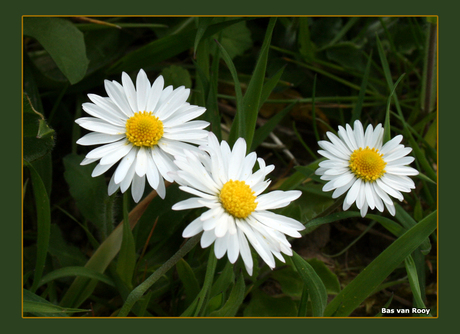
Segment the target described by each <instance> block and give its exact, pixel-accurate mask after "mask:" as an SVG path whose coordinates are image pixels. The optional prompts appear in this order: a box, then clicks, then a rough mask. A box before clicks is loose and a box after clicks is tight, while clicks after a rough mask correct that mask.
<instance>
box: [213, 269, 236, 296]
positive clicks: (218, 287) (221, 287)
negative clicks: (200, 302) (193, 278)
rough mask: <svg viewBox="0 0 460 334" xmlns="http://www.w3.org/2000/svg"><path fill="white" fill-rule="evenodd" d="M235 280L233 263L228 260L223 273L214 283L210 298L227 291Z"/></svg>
mask: <svg viewBox="0 0 460 334" xmlns="http://www.w3.org/2000/svg"><path fill="white" fill-rule="evenodd" d="M234 281H235V274H234V272H233V264H232V263H230V261H227V264H226V265H225V267H224V270H222V273H221V274H220V275H219V277H218V278H217V279H216V282H215V283H214V284H213V285H212V288H211V293H210V295H209V296H210V298H213V297H214V296H217V295H218V294H219V293H222V292H225V291H227V289H228V287H229V286H230V285H232V284H233V282H234Z"/></svg>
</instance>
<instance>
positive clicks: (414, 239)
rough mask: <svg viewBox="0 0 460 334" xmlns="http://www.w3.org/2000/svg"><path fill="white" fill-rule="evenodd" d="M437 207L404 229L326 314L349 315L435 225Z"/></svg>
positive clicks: (345, 289) (348, 286)
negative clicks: (405, 230)
mask: <svg viewBox="0 0 460 334" xmlns="http://www.w3.org/2000/svg"><path fill="white" fill-rule="evenodd" d="M436 217H437V216H436V211H434V212H433V213H431V214H430V215H428V216H427V217H426V218H425V219H423V220H422V221H420V222H419V223H418V224H417V225H415V226H414V227H412V228H411V229H410V230H408V231H407V232H405V233H404V234H403V235H402V236H401V237H399V238H398V239H397V240H395V241H394V242H393V243H392V244H391V245H390V246H389V247H388V248H387V249H385V250H384V251H383V252H382V253H381V254H380V255H379V256H378V257H377V258H376V259H374V261H372V262H371V263H370V264H369V265H368V266H367V267H366V268H365V269H364V270H363V271H362V272H361V273H360V274H359V275H358V276H357V277H356V278H355V279H354V280H353V281H352V282H351V283H350V284H348V285H347V286H346V287H345V288H344V289H343V290H342V291H341V292H340V293H339V294H338V295H337V296H336V297H335V298H334V299H333V300H332V301H331V302H330V303H329V304H328V305H327V307H326V310H325V312H324V315H325V316H328V317H331V316H336V317H346V316H349V315H350V314H351V313H352V312H353V310H355V309H356V308H357V307H358V306H359V305H360V304H361V303H362V302H363V301H364V300H365V299H366V298H367V297H368V296H369V295H370V294H371V293H372V292H373V291H374V290H375V289H376V288H377V287H378V286H379V284H381V283H382V282H383V280H384V279H385V278H386V277H387V276H388V275H390V274H391V273H392V272H393V270H395V268H396V267H397V266H399V265H400V264H401V262H403V261H404V259H405V258H406V257H407V256H409V255H410V254H411V253H412V252H413V251H414V250H415V249H416V248H417V247H418V246H419V245H420V244H422V243H423V241H424V240H425V239H426V238H427V237H428V236H429V235H430V234H431V233H433V231H434V230H435V229H436V222H437V219H436Z"/></svg>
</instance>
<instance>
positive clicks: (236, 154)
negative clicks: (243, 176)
mask: <svg viewBox="0 0 460 334" xmlns="http://www.w3.org/2000/svg"><path fill="white" fill-rule="evenodd" d="M246 148H247V147H246V141H245V140H244V138H241V137H240V138H238V140H237V141H236V142H235V145H234V146H233V151H232V154H231V157H230V161H231V163H230V165H229V167H228V177H229V179H231V180H235V179H236V178H238V176H239V175H240V172H241V167H242V165H243V162H244V158H245V157H246Z"/></svg>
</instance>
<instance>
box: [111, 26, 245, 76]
mask: <svg viewBox="0 0 460 334" xmlns="http://www.w3.org/2000/svg"><path fill="white" fill-rule="evenodd" d="M248 19H249V18H242V19H239V18H238V19H234V20H231V21H226V22H221V23H216V24H212V25H209V26H208V27H207V29H206V31H205V32H204V33H203V35H202V38H207V37H210V36H212V35H214V34H216V33H218V32H219V31H221V30H222V29H225V28H227V27H230V26H231V25H233V24H236V23H238V22H241V21H244V20H248ZM196 34H197V29H185V30H183V31H181V32H179V33H176V34H173V35H169V36H166V37H163V38H160V39H157V40H155V41H153V42H151V43H149V44H147V45H145V46H142V47H140V48H139V49H137V50H135V51H133V52H131V53H128V54H127V55H126V56H124V57H123V58H121V59H120V60H119V61H118V62H116V63H115V64H114V65H113V66H112V67H111V68H109V73H112V74H115V73H120V72H121V71H133V70H138V69H139V68H145V67H150V66H152V65H154V64H156V63H158V62H161V61H163V60H166V59H169V58H172V57H174V56H176V55H178V54H179V53H181V52H184V51H186V50H187V49H189V48H191V47H193V45H194V43H195V37H196Z"/></svg>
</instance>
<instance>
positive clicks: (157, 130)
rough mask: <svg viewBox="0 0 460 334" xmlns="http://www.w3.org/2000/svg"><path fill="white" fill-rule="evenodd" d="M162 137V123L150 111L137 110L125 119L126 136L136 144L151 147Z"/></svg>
mask: <svg viewBox="0 0 460 334" xmlns="http://www.w3.org/2000/svg"><path fill="white" fill-rule="evenodd" d="M161 137H163V123H162V122H161V121H160V120H159V119H158V117H156V116H153V115H152V113H151V112H147V111H139V112H137V113H135V114H134V116H132V117H131V118H129V119H128V120H127V121H126V138H128V140H129V141H130V142H131V143H132V144H133V145H136V146H146V147H152V146H153V145H156V144H157V143H158V141H159V140H160V139H161Z"/></svg>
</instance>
